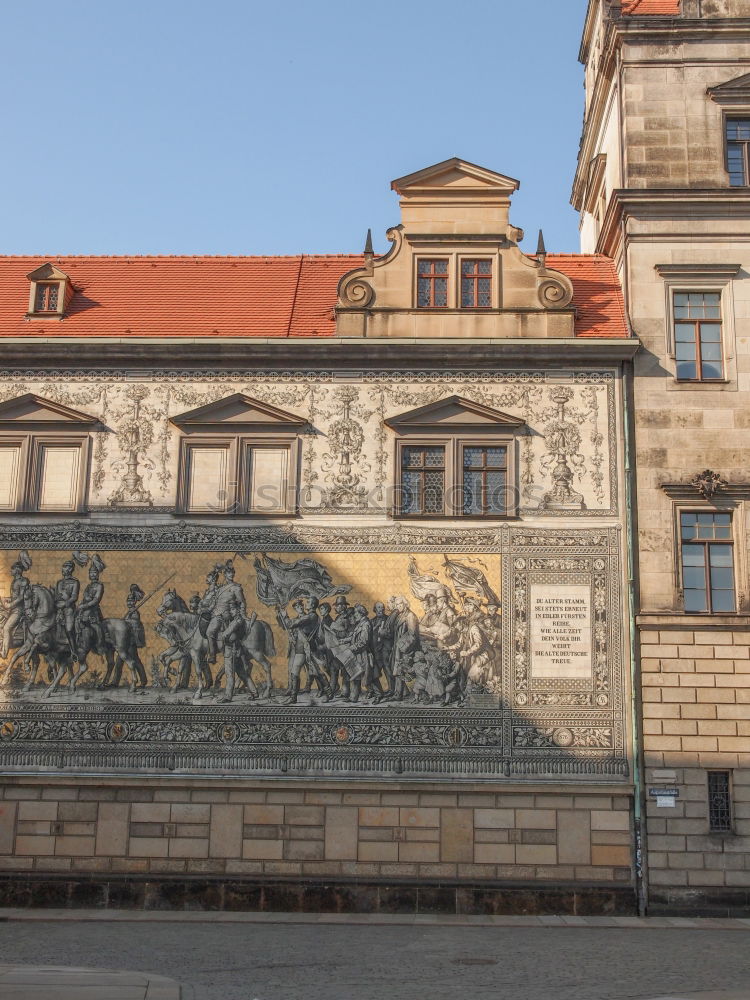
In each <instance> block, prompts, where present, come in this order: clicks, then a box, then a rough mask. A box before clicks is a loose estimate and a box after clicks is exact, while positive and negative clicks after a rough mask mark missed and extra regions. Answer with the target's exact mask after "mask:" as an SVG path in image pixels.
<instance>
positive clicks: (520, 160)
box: [0, 0, 586, 254]
mask: <svg viewBox="0 0 750 1000" xmlns="http://www.w3.org/2000/svg"><path fill="white" fill-rule="evenodd" d="M585 8H586V0H525V2H522V3H516V2H513V0H472V2H470V3H467V2H465V0H463V2H461V0H458V2H457V0H453V2H449V0H400V2H397V0H370V2H367V3H361V2H360V3H358V2H355V0H319V2H312V0H285V2H279V0H277V2H275V3H274V2H268V0H263V2H259V0H244V2H242V0H214V2H213V3H206V2H204V0H201V2H197V0H179V2H178V0H150V2H146V0H127V2H124V3H123V2H121V3H117V2H115V0H69V2H68V3H65V4H60V3H59V2H57V0H54V2H51V0H35V2H33V3H31V2H23V3H11V2H9V0H6V2H5V3H4V4H3V5H2V16H1V17H0V83H1V85H2V93H3V95H4V100H3V111H2V130H3V136H4V140H5V141H4V149H3V154H2V156H1V157H0V191H2V196H1V197H0V252H2V253H41V254H51V253H55V252H57V253H235V254H241V253H269V254H284V253H298V252H300V251H304V252H309V253H314V252H319V251H353V250H359V249H361V247H362V244H363V242H364V236H365V232H366V230H367V228H368V226H371V227H372V230H373V235H374V239H375V248H376V250H379V251H380V250H384V249H385V248H386V245H387V244H386V241H385V237H384V232H385V230H386V228H388V226H390V225H392V224H394V223H396V222H398V203H397V199H396V196H395V194H394V193H393V192H391V191H390V181H391V180H392V179H393V178H394V177H399V176H402V175H404V174H407V173H411V172H412V171H414V170H418V169H420V168H421V167H424V166H428V165H429V164H431V163H435V162H437V161H439V160H443V159H446V158H448V157H450V156H460V157H462V158H464V159H466V160H471V161H473V162H475V163H479V164H481V165H483V166H487V167H489V168H491V169H493V170H497V171H499V172H501V173H505V174H509V175H510V176H511V177H516V178H518V179H519V180H520V181H521V190H520V192H519V193H518V194H517V195H516V196H515V198H514V208H513V212H512V219H513V222H514V223H515V225H517V226H521V227H522V228H524V229H525V230H526V234H527V235H526V240H525V243H524V246H525V247H526V248H527V249H528V248H531V249H533V245H535V243H536V231H537V229H538V228H539V226H543V227H544V231H545V236H546V239H547V246H548V249H550V250H577V249H578V227H577V219H576V216H575V213H574V212H573V211H572V209H571V208H570V206H569V204H568V200H569V197H570V187H571V181H572V176H573V171H574V168H575V158H576V152H577V148H578V138H579V133H580V126H581V119H582V111H583V90H582V71H581V67H580V66H579V64H578V61H577V55H578V46H579V41H580V35H581V29H582V26H583V18H584V14H585Z"/></svg>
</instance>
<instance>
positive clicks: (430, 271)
mask: <svg viewBox="0 0 750 1000" xmlns="http://www.w3.org/2000/svg"><path fill="white" fill-rule="evenodd" d="M447 305H448V261H447V260H445V259H440V258H434V257H422V258H421V259H420V260H419V262H418V263H417V308H419V309H445V308H446V307H447Z"/></svg>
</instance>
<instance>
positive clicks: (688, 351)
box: [675, 340, 695, 361]
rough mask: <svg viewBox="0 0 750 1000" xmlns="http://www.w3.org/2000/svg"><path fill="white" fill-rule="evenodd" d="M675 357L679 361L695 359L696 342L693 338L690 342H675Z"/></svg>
mask: <svg viewBox="0 0 750 1000" xmlns="http://www.w3.org/2000/svg"><path fill="white" fill-rule="evenodd" d="M675 357H676V358H677V360H678V361H695V343H694V342H693V341H692V340H691V341H690V343H689V344H681V343H680V342H679V341H678V342H677V343H676V344H675Z"/></svg>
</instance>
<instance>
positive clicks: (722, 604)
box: [711, 590, 735, 612]
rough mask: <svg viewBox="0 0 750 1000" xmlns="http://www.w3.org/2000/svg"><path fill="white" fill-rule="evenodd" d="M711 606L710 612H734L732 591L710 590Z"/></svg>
mask: <svg viewBox="0 0 750 1000" xmlns="http://www.w3.org/2000/svg"><path fill="white" fill-rule="evenodd" d="M711 605H712V607H711V610H712V611H718V612H720V611H734V609H735V608H734V591H733V590H712V591H711Z"/></svg>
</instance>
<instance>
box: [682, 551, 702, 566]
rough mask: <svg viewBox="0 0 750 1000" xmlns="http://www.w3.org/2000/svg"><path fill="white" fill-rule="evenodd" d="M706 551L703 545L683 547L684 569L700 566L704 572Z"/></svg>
mask: <svg viewBox="0 0 750 1000" xmlns="http://www.w3.org/2000/svg"><path fill="white" fill-rule="evenodd" d="M705 551H706V550H705V548H704V547H703V546H702V545H683V547H682V565H683V566H684V567H688V566H700V567H701V570H702V569H703V567H704V566H705V565H706V558H705Z"/></svg>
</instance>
